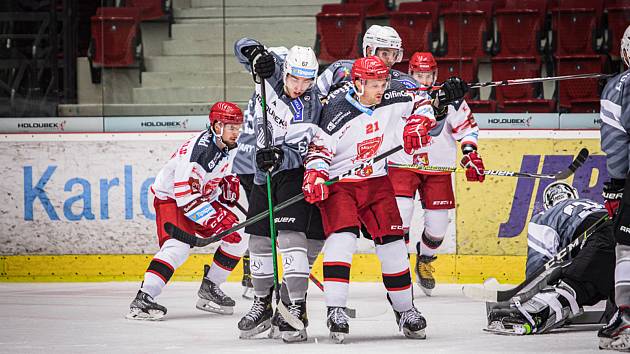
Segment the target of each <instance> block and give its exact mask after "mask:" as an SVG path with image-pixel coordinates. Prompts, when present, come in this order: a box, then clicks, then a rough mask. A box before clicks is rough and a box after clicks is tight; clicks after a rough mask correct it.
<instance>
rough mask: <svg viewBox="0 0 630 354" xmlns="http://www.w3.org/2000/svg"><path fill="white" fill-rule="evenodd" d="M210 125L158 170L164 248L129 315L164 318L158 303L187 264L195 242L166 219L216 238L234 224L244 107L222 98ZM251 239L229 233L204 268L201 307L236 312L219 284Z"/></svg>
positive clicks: (155, 189)
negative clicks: (234, 170)
mask: <svg viewBox="0 0 630 354" xmlns="http://www.w3.org/2000/svg"><path fill="white" fill-rule="evenodd" d="M209 119H210V127H209V128H208V129H207V130H204V131H202V132H199V133H198V134H197V135H195V136H194V137H193V138H191V139H189V140H187V141H185V142H184V143H183V144H182V145H181V146H180V147H179V148H178V149H177V150H176V151H175V153H174V154H173V155H172V156H171V158H170V160H168V162H167V163H166V165H165V166H164V167H163V168H162V169H161V170H160V171H159V172H158V174H157V176H156V178H155V182H154V183H153V185H152V186H151V192H153V194H154V195H155V198H154V202H153V204H154V206H155V222H156V226H157V236H158V245H159V246H160V250H159V251H158V252H157V253H156V254H155V256H154V257H153V259H152V260H151V262H150V263H149V267H148V268H147V271H146V272H145V274H144V281H143V282H142V284H141V285H140V290H139V291H138V294H137V295H136V298H135V299H134V300H133V301H132V302H131V305H130V306H129V307H130V309H129V313H128V314H127V316H126V317H127V318H128V319H136V320H160V319H162V318H163V317H164V315H166V308H165V307H164V306H162V305H159V304H158V303H156V302H155V298H156V297H157V296H158V295H160V293H161V292H162V289H163V288H164V286H165V285H166V283H168V281H169V280H170V278H171V276H172V275H173V273H174V272H175V270H176V269H177V268H178V267H179V266H181V265H182V264H184V262H185V261H186V259H188V255H189V253H190V246H189V245H187V244H185V243H183V242H180V241H177V240H175V239H172V238H171V237H170V236H169V235H168V234H167V233H166V232H165V231H164V224H165V223H167V222H170V223H172V224H174V225H176V226H177V227H179V228H180V229H182V230H184V231H186V232H188V233H190V234H195V233H196V234H199V235H200V236H204V237H210V236H212V235H215V234H217V233H220V232H222V231H224V230H227V229H229V228H231V227H232V226H234V225H235V224H236V223H237V222H238V218H237V216H236V215H235V214H234V213H233V212H232V211H231V210H230V207H231V206H234V204H235V203H236V202H237V200H238V198H239V181H238V178H237V177H236V176H234V175H232V174H231V165H232V161H233V159H234V156H235V154H236V151H237V149H235V147H236V139H237V138H238V136H239V134H240V131H241V126H242V124H243V112H242V111H241V109H240V108H239V107H238V106H237V105H236V104H234V103H231V102H217V103H215V104H214V105H213V106H212V108H211V109H210V115H209ZM246 248H247V240H244V239H243V238H242V237H241V236H240V235H239V234H238V233H236V232H234V233H231V234H229V235H227V236H226V237H224V238H223V241H222V243H221V245H220V246H219V248H218V249H217V250H216V252H215V254H214V260H213V264H212V266H208V265H206V266H205V267H204V278H203V281H202V283H201V287H200V289H199V292H198V295H199V301H198V302H197V308H198V309H200V310H204V311H210V312H216V313H221V314H231V313H232V312H233V311H234V305H235V303H234V300H232V299H231V298H229V297H228V296H227V295H225V294H224V293H223V292H222V291H221V289H220V287H219V285H220V284H221V283H223V282H224V281H225V280H226V278H227V276H228V274H229V273H230V272H231V270H232V269H234V267H235V266H236V265H237V264H238V262H239V260H240V257H241V256H242V254H243V253H244V252H245V250H246Z"/></svg>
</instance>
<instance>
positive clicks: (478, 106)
mask: <svg viewBox="0 0 630 354" xmlns="http://www.w3.org/2000/svg"><path fill="white" fill-rule="evenodd" d="M466 103H468V106H469V107H470V110H471V111H472V112H473V113H494V112H496V111H497V104H496V102H494V101H491V100H471V99H468V98H467V99H466Z"/></svg>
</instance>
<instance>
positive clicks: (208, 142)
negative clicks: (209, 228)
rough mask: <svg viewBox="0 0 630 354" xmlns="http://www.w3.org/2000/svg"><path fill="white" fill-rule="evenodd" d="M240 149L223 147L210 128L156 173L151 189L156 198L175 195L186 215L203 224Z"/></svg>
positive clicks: (182, 146)
mask: <svg viewBox="0 0 630 354" xmlns="http://www.w3.org/2000/svg"><path fill="white" fill-rule="evenodd" d="M236 153H237V149H236V148H234V149H231V150H228V149H227V148H225V149H220V148H219V147H218V146H217V145H216V143H215V136H214V135H213V134H212V133H211V132H210V131H208V130H205V131H202V132H200V133H198V134H197V135H196V136H194V137H193V138H191V139H189V140H187V141H186V142H185V143H183V144H182V145H181V146H180V147H179V149H177V151H176V152H175V153H174V154H173V155H172V156H171V159H170V160H169V161H168V162H167V163H166V166H164V167H163V168H162V169H161V170H160V172H158V174H157V176H156V177H155V182H153V185H152V186H151V191H152V192H153V194H155V197H156V198H159V199H162V200H166V199H168V198H170V199H174V200H175V202H176V203H177V206H178V207H183V208H184V212H185V214H186V216H187V217H188V218H189V219H191V220H193V221H194V222H196V223H198V224H201V225H203V224H204V223H205V222H206V221H207V220H208V219H210V218H211V217H212V216H213V215H214V213H215V209H214V208H213V207H212V206H211V205H210V203H211V202H213V201H215V200H217V199H218V197H219V195H220V194H221V189H220V188H218V186H219V182H221V179H222V178H223V177H225V176H226V175H228V174H230V173H231V170H232V162H233V160H234V156H236Z"/></svg>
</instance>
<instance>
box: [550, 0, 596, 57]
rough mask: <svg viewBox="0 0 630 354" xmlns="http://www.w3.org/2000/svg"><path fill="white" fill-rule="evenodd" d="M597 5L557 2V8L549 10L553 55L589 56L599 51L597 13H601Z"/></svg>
mask: <svg viewBox="0 0 630 354" xmlns="http://www.w3.org/2000/svg"><path fill="white" fill-rule="evenodd" d="M597 3H598V2H597V1H588V2H583V1H578V0H571V1H569V0H559V2H558V7H556V8H553V9H552V10H551V12H552V22H551V29H552V31H553V48H554V55H557V56H568V55H569V56H570V55H589V54H596V53H597V52H598V51H599V49H600V48H599V47H598V45H597V39H598V38H599V37H601V34H600V30H599V29H598V24H599V18H598V13H601V11H600V10H598V9H599V6H598V5H597ZM591 4H592V5H591Z"/></svg>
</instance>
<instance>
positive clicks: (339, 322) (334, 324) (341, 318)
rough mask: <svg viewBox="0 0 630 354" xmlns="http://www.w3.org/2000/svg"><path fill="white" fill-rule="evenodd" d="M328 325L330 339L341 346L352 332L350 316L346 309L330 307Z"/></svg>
mask: <svg viewBox="0 0 630 354" xmlns="http://www.w3.org/2000/svg"><path fill="white" fill-rule="evenodd" d="M326 325H327V326H328V329H329V330H330V339H332V341H333V342H334V343H337V344H341V343H343V341H344V340H345V339H346V335H347V334H348V332H350V326H349V325H348V315H346V308H345V307H328V319H327V320H326Z"/></svg>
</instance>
